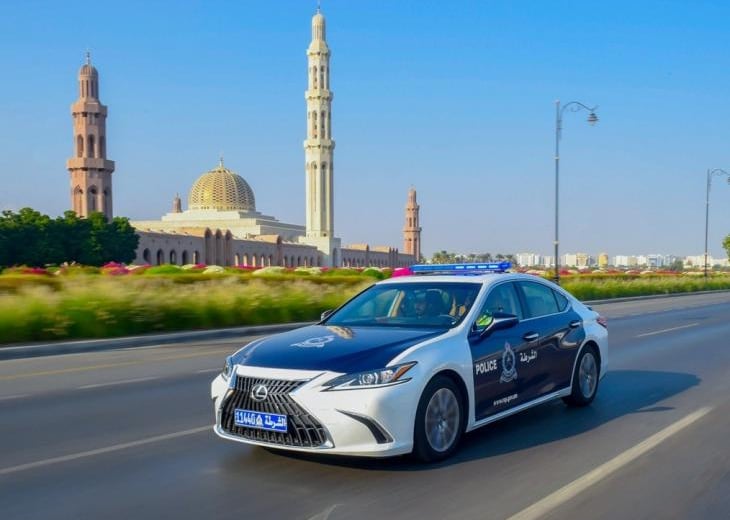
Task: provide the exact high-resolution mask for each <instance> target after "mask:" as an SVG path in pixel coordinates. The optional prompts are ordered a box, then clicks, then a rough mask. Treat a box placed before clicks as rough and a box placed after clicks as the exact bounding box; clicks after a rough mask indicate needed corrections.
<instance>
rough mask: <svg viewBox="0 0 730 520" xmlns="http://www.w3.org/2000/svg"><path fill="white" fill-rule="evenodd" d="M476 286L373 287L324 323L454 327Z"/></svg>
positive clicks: (432, 284) (441, 284)
mask: <svg viewBox="0 0 730 520" xmlns="http://www.w3.org/2000/svg"><path fill="white" fill-rule="evenodd" d="M480 287H481V285H480V284H478V283H448V282H418V283H413V282H411V283H393V284H383V285H374V286H372V287H370V288H369V289H367V290H365V291H363V292H362V293H360V294H358V295H357V296H355V297H354V298H353V299H352V300H350V301H349V302H347V303H346V304H345V305H344V306H342V307H341V308H340V309H339V310H337V312H335V313H334V314H332V315H331V316H330V317H329V318H327V319H326V320H325V323H327V325H341V326H395V327H447V328H450V327H454V326H456V325H457V324H458V323H459V322H460V321H461V320H462V319H463V317H464V316H465V315H466V314H467V313H468V312H469V309H471V306H472V304H473V303H474V300H475V299H476V297H477V294H478V293H479V289H480Z"/></svg>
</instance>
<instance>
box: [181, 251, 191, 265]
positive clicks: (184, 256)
mask: <svg viewBox="0 0 730 520" xmlns="http://www.w3.org/2000/svg"><path fill="white" fill-rule="evenodd" d="M189 260H190V259H189V258H188V252H187V250H184V251H183V252H182V265H188V263H189Z"/></svg>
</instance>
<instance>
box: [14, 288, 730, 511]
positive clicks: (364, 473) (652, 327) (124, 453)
mask: <svg viewBox="0 0 730 520" xmlns="http://www.w3.org/2000/svg"><path fill="white" fill-rule="evenodd" d="M596 309H597V310H599V312H601V313H603V314H604V315H606V316H607V317H608V318H609V332H610V348H611V354H610V372H609V374H608V375H607V376H606V378H605V379H603V381H602V382H601V385H600V387H599V392H598V397H597V398H596V400H595V402H594V403H593V405H592V406H591V407H589V408H584V409H568V408H566V407H565V406H564V405H563V404H562V402H560V401H557V402H554V403H549V404H546V405H543V406H541V407H538V408H533V409H532V410H529V411H526V412H523V413H522V414H519V415H517V416H513V417H512V418H509V419H506V420H504V421H501V422H498V423H495V424H493V425H490V426H486V427H485V428H482V429H480V430H477V431H476V432H473V433H471V434H469V435H467V436H466V437H465V439H464V442H463V445H462V448H461V450H460V451H459V452H458V453H457V454H456V456H454V457H453V458H451V459H449V460H448V461H446V462H444V463H441V464H437V465H432V466H425V465H419V464H416V463H414V462H412V461H411V460H410V459H409V458H407V457H399V458H395V459H386V460H370V459H351V458H348V459H341V458H334V457H327V456H317V457H313V456H301V455H288V454H285V453H284V452H274V451H268V450H265V449H262V448H256V447H250V446H247V445H244V444H239V443H233V442H227V441H223V440H221V439H218V438H217V437H215V436H214V434H213V432H212V431H211V424H212V420H213V410H212V406H211V402H210V400H209V383H210V381H211V380H212V379H213V377H214V376H215V375H216V373H217V372H218V371H219V370H220V368H221V366H222V364H223V359H224V358H225V356H226V355H227V354H228V353H230V352H232V351H233V350H235V349H236V348H237V347H238V346H240V345H241V344H243V343H244V342H245V341H247V340H249V339H250V338H243V337H242V338H240V340H237V341H231V340H225V341H220V342H206V343H205V344H200V343H197V344H196V343H185V344H176V345H166V346H160V347H150V348H136V349H127V350H115V351H107V352H98V353H90V354H73V355H65V356H49V357H41V358H33V359H25V360H10V361H3V362H0V518H2V519H3V520H10V519H16V518H17V519H20V518H22V519H25V518H28V519H34V518H42V519H51V518H54V519H55V518H61V519H66V518H68V519H99V518H104V519H108V520H111V519H116V518H120V519H131V518H134V519H138V518H175V519H182V518H196V519H206V520H209V519H214V518H235V519H238V520H243V519H246V520H247V519H264V518H265V519H289V518H293V519H319V520H326V519H330V520H338V519H349V518H368V519H371V518H382V517H386V518H398V519H400V518H414V519H423V518H465V519H471V518H474V519H477V518H478V519H486V518H510V517H515V518H521V519H526V518H543V517H544V518H556V519H566V518H581V519H585V518H591V519H592V518H612V519H614V518H622V519H634V518H652V519H656V518H662V519H667V518H682V519H684V518H703V519H704V518H713V519H714V518H717V519H726V518H730V319H729V318H730V294H728V293H724V294H711V295H693V296H682V297H676V298H667V299H659V300H648V301H640V302H630V303H611V304H604V305H600V306H596Z"/></svg>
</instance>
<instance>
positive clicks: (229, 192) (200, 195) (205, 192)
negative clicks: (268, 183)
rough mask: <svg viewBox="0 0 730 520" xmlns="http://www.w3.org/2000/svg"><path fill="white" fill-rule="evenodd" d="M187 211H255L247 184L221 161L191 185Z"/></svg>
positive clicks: (254, 200)
mask: <svg viewBox="0 0 730 520" xmlns="http://www.w3.org/2000/svg"><path fill="white" fill-rule="evenodd" d="M188 209H192V210H201V209H202V210H216V211H256V199H254V196H253V190H252V189H251V186H249V185H248V183H247V182H246V181H245V180H244V179H243V177H241V176H240V175H238V174H237V173H235V172H233V171H231V170H229V169H228V168H226V167H225V166H223V161H222V160H221V162H220V164H219V165H218V166H217V167H216V168H213V169H212V170H210V171H209V172H207V173H204V174H203V175H201V176H200V177H199V178H198V180H197V181H195V184H193V187H192V189H191V190H190V195H189V196H188Z"/></svg>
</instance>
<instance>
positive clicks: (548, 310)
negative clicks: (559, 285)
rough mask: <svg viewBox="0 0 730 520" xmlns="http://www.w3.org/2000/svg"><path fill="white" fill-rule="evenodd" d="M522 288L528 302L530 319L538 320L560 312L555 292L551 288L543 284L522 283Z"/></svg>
mask: <svg viewBox="0 0 730 520" xmlns="http://www.w3.org/2000/svg"><path fill="white" fill-rule="evenodd" d="M520 288H521V289H522V294H523V295H524V297H525V301H526V302H527V309H526V310H527V317H528V318H537V317H539V316H546V315H548V314H557V313H558V312H559V311H558V302H557V300H556V299H555V292H554V291H553V290H552V289H551V288H550V287H548V286H546V285H543V284H541V283H535V282H521V283H520Z"/></svg>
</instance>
